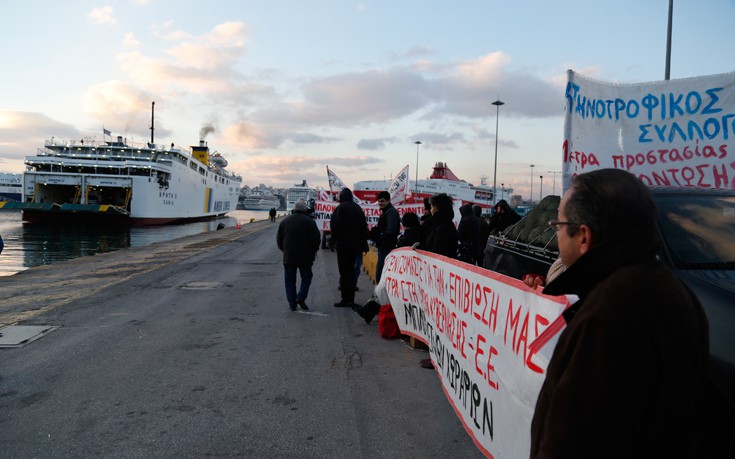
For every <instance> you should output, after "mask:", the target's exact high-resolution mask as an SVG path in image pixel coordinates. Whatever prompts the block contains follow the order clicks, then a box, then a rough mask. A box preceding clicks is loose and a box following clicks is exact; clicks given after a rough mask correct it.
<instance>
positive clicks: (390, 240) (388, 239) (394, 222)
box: [372, 191, 401, 282]
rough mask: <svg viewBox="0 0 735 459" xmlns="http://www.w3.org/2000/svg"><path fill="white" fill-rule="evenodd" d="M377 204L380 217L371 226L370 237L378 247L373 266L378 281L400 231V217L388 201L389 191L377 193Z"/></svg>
mask: <svg viewBox="0 0 735 459" xmlns="http://www.w3.org/2000/svg"><path fill="white" fill-rule="evenodd" d="M378 206H379V207H380V212H381V213H380V218H379V219H378V225H377V226H376V227H375V228H373V229H375V230H376V231H375V232H374V233H375V235H374V236H373V237H372V238H373V240H374V241H375V246H376V247H377V248H378V262H377V264H376V268H375V279H376V281H377V282H380V274H381V273H382V272H383V264H384V263H385V257H387V256H388V254H389V253H390V251H391V250H393V249H395V248H396V243H397V242H398V234H399V233H400V232H401V217H400V216H399V215H398V210H396V208H395V207H393V204H391V202H390V193H388V192H387V191H381V192H380V193H378Z"/></svg>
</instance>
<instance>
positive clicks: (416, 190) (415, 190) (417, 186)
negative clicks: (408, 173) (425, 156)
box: [413, 140, 421, 194]
mask: <svg viewBox="0 0 735 459" xmlns="http://www.w3.org/2000/svg"><path fill="white" fill-rule="evenodd" d="M414 143H415V144H416V180H415V181H414V182H413V187H414V190H413V193H414V194H417V193H418V190H419V145H421V141H420V140H417V141H415V142H414Z"/></svg>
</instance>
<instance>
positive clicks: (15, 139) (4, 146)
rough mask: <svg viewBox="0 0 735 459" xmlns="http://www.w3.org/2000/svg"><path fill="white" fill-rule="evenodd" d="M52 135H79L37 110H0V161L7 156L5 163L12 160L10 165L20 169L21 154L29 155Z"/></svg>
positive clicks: (72, 127) (66, 136)
mask: <svg viewBox="0 0 735 459" xmlns="http://www.w3.org/2000/svg"><path fill="white" fill-rule="evenodd" d="M100 132H101V131H100ZM52 135H55V136H56V137H58V138H64V139H79V138H80V137H81V135H80V132H79V131H78V130H77V129H76V128H75V127H74V126H72V125H70V124H66V123H62V122H59V121H56V120H54V119H52V118H49V117H48V116H46V115H44V114H41V113H35V112H18V111H0V139H2V142H0V164H3V160H11V161H8V162H7V163H8V164H10V163H11V162H13V163H14V164H12V166H11V167H14V168H15V169H17V171H18V172H20V168H21V167H22V160H23V158H25V157H26V156H29V155H33V154H34V153H35V151H36V149H38V148H40V147H42V146H43V144H44V141H45V140H46V139H47V138H49V139H50V137H51V136H52ZM3 169H4V170H7V168H6V167H3Z"/></svg>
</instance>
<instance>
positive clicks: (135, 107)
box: [82, 81, 170, 137]
mask: <svg viewBox="0 0 735 459" xmlns="http://www.w3.org/2000/svg"><path fill="white" fill-rule="evenodd" d="M153 100H154V97H153V95H152V94H151V93H149V92H147V91H144V90H142V89H140V88H139V87H138V86H135V85H131V84H129V83H126V82H122V81H108V82H105V83H101V84H98V85H95V86H92V87H91V88H90V89H89V90H87V92H86V93H85V94H84V95H83V96H82V104H83V107H84V110H85V111H86V112H87V113H89V114H90V115H92V116H93V117H94V118H95V119H96V120H98V121H99V122H100V124H104V125H105V126H106V127H107V128H108V129H110V130H111V131H113V134H115V133H119V134H121V135H128V134H136V135H140V136H143V137H147V136H148V135H150V130H149V128H150V116H151V102H152V101H153ZM155 132H156V133H157V134H158V135H162V136H163V135H168V134H169V133H170V131H168V130H167V129H166V128H165V127H164V126H163V125H162V123H160V122H157V123H156V131H155Z"/></svg>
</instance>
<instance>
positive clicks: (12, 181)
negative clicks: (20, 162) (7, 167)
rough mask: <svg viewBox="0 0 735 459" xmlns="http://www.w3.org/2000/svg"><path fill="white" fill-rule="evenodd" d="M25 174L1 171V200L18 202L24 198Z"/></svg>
mask: <svg viewBox="0 0 735 459" xmlns="http://www.w3.org/2000/svg"><path fill="white" fill-rule="evenodd" d="M22 190H23V174H10V173H7V172H0V202H18V201H20V200H21V198H22V194H23V193H22Z"/></svg>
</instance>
